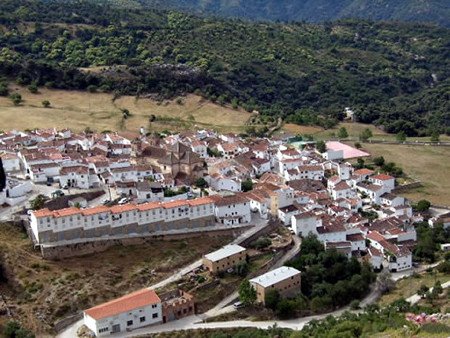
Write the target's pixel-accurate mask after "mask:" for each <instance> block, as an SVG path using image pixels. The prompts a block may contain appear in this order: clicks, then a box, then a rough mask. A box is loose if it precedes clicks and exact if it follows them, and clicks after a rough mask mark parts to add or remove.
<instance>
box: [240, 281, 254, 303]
mask: <svg viewBox="0 0 450 338" xmlns="http://www.w3.org/2000/svg"><path fill="white" fill-rule="evenodd" d="M239 299H240V301H241V302H242V303H243V304H245V305H253V304H254V303H255V302H256V290H255V288H254V287H253V286H252V285H251V284H250V282H249V280H248V279H244V280H243V281H242V283H241V285H239Z"/></svg>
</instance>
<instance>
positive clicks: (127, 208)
mask: <svg viewBox="0 0 450 338" xmlns="http://www.w3.org/2000/svg"><path fill="white" fill-rule="evenodd" d="M137 209H138V208H137V206H136V205H134V204H123V205H115V206H113V207H111V209H110V210H111V212H112V213H113V214H120V213H122V212H127V211H133V210H137Z"/></svg>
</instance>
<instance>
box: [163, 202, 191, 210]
mask: <svg viewBox="0 0 450 338" xmlns="http://www.w3.org/2000/svg"><path fill="white" fill-rule="evenodd" d="M187 205H188V202H187V201H186V200H179V201H171V202H166V203H164V204H163V205H162V207H163V208H164V209H170V208H179V207H183V206H187Z"/></svg>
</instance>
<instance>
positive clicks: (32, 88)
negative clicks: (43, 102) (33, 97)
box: [28, 83, 38, 94]
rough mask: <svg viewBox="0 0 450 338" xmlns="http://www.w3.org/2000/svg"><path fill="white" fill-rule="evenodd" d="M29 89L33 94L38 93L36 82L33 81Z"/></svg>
mask: <svg viewBox="0 0 450 338" xmlns="http://www.w3.org/2000/svg"><path fill="white" fill-rule="evenodd" d="M28 91H29V92H30V93H32V94H37V93H38V86H37V85H36V84H35V83H32V84H30V85H29V86H28Z"/></svg>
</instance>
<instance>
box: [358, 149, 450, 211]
mask: <svg viewBox="0 0 450 338" xmlns="http://www.w3.org/2000/svg"><path fill="white" fill-rule="evenodd" d="M363 149H364V150H366V151H368V152H369V153H370V154H371V155H372V156H383V157H384V158H385V159H386V160H387V161H389V162H395V163H396V164H398V165H399V166H400V167H402V168H403V171H404V172H405V173H406V174H407V175H408V176H410V177H412V178H414V179H418V180H420V181H421V182H422V184H423V187H421V188H418V189H414V190H411V191H408V192H405V193H402V196H405V197H407V198H410V199H411V200H415V201H417V200H420V199H427V200H430V201H431V202H433V203H435V204H439V205H448V206H450V178H449V177H450V147H433V146H406V145H392V144H368V143H365V144H363Z"/></svg>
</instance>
